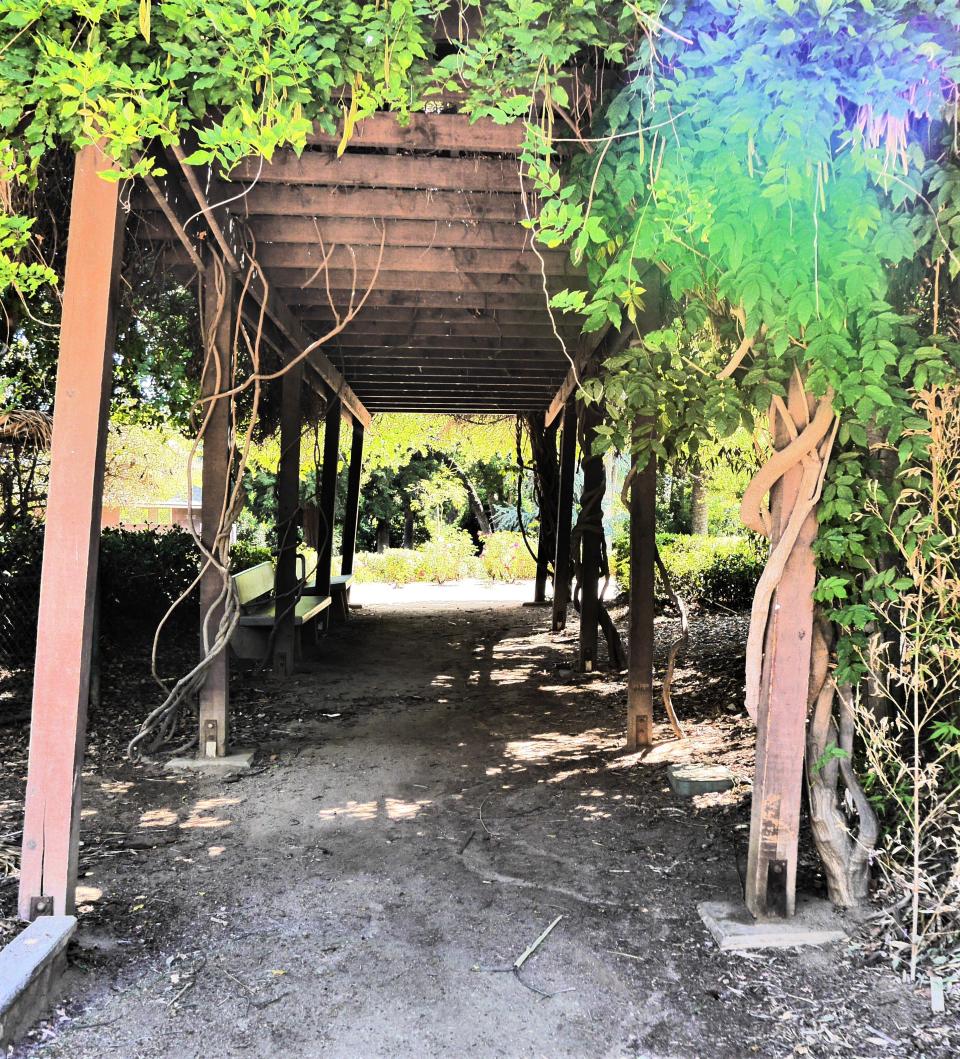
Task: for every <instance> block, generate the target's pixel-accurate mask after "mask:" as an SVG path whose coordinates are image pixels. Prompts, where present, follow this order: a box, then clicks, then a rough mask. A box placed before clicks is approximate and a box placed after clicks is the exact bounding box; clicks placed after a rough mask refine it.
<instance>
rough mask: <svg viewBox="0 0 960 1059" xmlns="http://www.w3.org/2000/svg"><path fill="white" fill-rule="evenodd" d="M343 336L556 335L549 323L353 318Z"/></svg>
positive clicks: (572, 334) (568, 331)
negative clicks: (450, 322) (452, 322)
mask: <svg viewBox="0 0 960 1059" xmlns="http://www.w3.org/2000/svg"><path fill="white" fill-rule="evenodd" d="M297 315H298V316H299V317H300V319H301V320H305V321H309V322H316V323H317V324H320V325H323V326H328V325H330V324H332V323H333V320H332V319H331V318H330V317H328V316H318V317H311V316H310V315H309V314H308V313H298V314H297ZM343 334H344V335H350V336H351V337H354V338H358V337H367V338H372V339H375V340H377V341H380V340H382V339H383V338H384V337H390V336H392V335H396V334H403V335H407V336H409V337H410V339H411V340H412V341H414V342H416V341H418V340H419V339H421V338H450V339H457V338H494V339H498V338H499V339H506V338H509V339H513V340H520V341H521V342H522V341H530V342H534V343H535V342H537V340H540V339H547V340H548V342H549V343H551V344H553V345H557V339H556V336H555V335H554V333H553V329H552V328H551V327H550V325H549V324H540V323H536V324H497V323H488V322H487V321H486V320H483V321H479V320H478V321H475V322H474V323H472V324H469V323H454V324H448V323H444V322H443V321H442V320H436V321H433V320H410V321H406V320H384V321H383V322H382V323H381V324H380V325H379V326H378V325H377V323H376V322H375V321H374V320H373V319H361V318H359V317H357V318H355V319H354V320H353V322H352V323H351V324H350V326H349V327H348V328H347V330H346V331H344V332H343ZM560 334H561V335H562V336H563V337H564V338H565V339H569V340H570V341H575V340H576V335H577V332H576V331H574V330H573V329H572V328H570V327H561V328H560Z"/></svg>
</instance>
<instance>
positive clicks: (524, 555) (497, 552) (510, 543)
mask: <svg viewBox="0 0 960 1059" xmlns="http://www.w3.org/2000/svg"><path fill="white" fill-rule="evenodd" d="M480 559H481V561H482V562H483V569H484V572H485V573H486V575H487V577H490V578H492V579H493V580H494V581H509V582H511V583H512V582H514V581H519V580H523V579H527V578H531V577H536V575H537V563H536V560H535V559H534V558H533V556H532V555H531V554H530V552H529V550H528V548H527V546H526V544H524V542H523V534H521V533H512V532H509V531H501V532H499V533H490V534H488V535H487V536H486V537H484V539H483V552H482V553H481V555H480Z"/></svg>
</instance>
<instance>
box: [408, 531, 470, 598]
mask: <svg viewBox="0 0 960 1059" xmlns="http://www.w3.org/2000/svg"><path fill="white" fill-rule="evenodd" d="M417 553H418V555H419V556H420V567H419V569H418V574H419V575H420V577H419V578H418V579H419V580H429V581H435V582H436V583H437V584H438V585H442V584H445V583H446V582H447V581H458V580H460V579H461V578H464V577H471V576H474V575H475V574H476V572H477V562H476V558H477V550H476V548H475V547H474V543H473V539H472V538H471V536H470V534H469V533H467V532H466V531H464V530H459V529H455V528H454V527H453V526H446V525H442V524H441V525H436V526H433V527H432V528H431V530H430V540H428V541H427V542H426V543H425V544H421V545H420V547H419V548H418V549H417Z"/></svg>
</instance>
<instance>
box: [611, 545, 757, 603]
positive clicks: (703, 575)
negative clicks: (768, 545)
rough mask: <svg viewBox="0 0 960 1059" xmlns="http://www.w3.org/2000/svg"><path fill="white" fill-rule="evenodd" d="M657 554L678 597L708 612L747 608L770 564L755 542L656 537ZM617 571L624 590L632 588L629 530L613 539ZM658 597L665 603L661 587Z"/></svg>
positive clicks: (614, 563) (615, 569) (614, 564)
mask: <svg viewBox="0 0 960 1059" xmlns="http://www.w3.org/2000/svg"><path fill="white" fill-rule="evenodd" d="M657 548H658V550H659V552H660V558H661V559H662V560H663V565H664V566H665V567H666V568H667V573H668V574H669V575H670V580H671V581H672V583H673V587H674V589H675V590H676V592H677V593H678V594H679V595H680V596H681V597H682V598H683V599H684V600H685V601H686V602H687V603H688V604H692V605H698V606H704V607H710V606H720V607H729V608H730V609H732V610H741V609H745V608H748V607H749V606H750V604H751V602H752V601H753V593H754V590H755V589H756V587H757V581H758V580H759V579H760V574H761V573H762V572H763V566H764V563H765V562H766V549H765V547H764V545H763V542H761V541H760V540H759V539H757V538H755V537H706V536H694V535H693V534H680V533H658V534H657ZM613 567H614V572H615V573H616V576H617V581H618V582H619V584H620V586H621V587H622V588H626V587H628V585H629V583H630V540H629V536H628V530H627V528H626V527H624V528H623V529H622V530H621V531H620V532H619V533H618V534H617V535H616V536H615V538H614V542H613ZM658 584H659V578H658ZM660 592H661V593H662V594H663V598H664V599H665V598H666V593H664V592H663V589H662V586H660Z"/></svg>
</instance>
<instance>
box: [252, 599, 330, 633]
mask: <svg viewBox="0 0 960 1059" xmlns="http://www.w3.org/2000/svg"><path fill="white" fill-rule="evenodd" d="M331 602H332V601H331V598H330V596H303V597H302V598H301V599H299V600H298V601H297V609H296V615H295V617H294V624H295V625H302V624H303V623H304V622H305V621H310V620H312V619H313V618H315V617H316V616H317V615H318V614H320V613H321V612H322V611H325V610H326V609H327V607H329V606H330V603H331ZM276 619H277V608H276V605H275V604H274V603H265V604H264V605H263V606H261V607H250V608H248V610H247V613H246V614H242V615H241V616H240V624H241V625H248V626H254V627H258V628H263V627H268V628H269V626H271V625H273V624H275V622H276Z"/></svg>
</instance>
